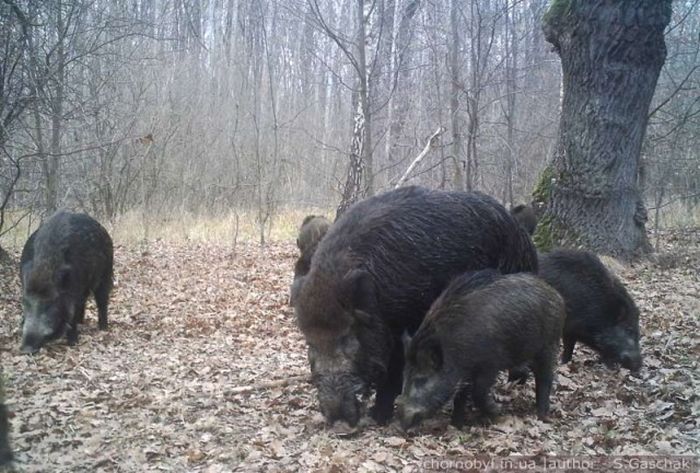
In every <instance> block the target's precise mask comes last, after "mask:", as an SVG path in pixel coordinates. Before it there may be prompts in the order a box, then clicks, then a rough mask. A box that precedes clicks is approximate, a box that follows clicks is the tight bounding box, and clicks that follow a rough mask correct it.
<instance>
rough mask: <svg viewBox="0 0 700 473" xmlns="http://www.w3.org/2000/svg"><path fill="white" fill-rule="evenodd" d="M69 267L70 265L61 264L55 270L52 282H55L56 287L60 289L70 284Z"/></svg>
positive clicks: (66, 287)
mask: <svg viewBox="0 0 700 473" xmlns="http://www.w3.org/2000/svg"><path fill="white" fill-rule="evenodd" d="M70 273H71V268H70V266H61V267H60V268H59V269H58V271H56V275H55V276H54V279H55V280H54V282H55V283H56V287H58V289H59V290H61V289H68V287H69V286H70V280H71V274H70Z"/></svg>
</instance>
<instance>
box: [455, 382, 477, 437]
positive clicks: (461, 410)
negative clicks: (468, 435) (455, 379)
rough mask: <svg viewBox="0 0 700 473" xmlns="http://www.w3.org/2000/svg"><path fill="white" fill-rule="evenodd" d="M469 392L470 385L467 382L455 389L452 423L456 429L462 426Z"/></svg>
mask: <svg viewBox="0 0 700 473" xmlns="http://www.w3.org/2000/svg"><path fill="white" fill-rule="evenodd" d="M471 394H472V393H471V385H469V384H467V385H465V386H463V387H462V388H460V389H459V391H457V394H456V395H455V399H454V402H453V403H452V425H454V426H455V427H457V428H458V429H461V428H462V427H463V426H464V415H465V411H466V405H467V399H469V396H471Z"/></svg>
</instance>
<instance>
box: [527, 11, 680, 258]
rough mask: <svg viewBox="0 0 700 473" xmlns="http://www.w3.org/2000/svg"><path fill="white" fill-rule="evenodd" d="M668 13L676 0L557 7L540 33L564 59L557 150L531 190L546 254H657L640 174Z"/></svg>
mask: <svg viewBox="0 0 700 473" xmlns="http://www.w3.org/2000/svg"><path fill="white" fill-rule="evenodd" d="M670 17H671V1H670V0H635V1H631V0H586V1H583V0H555V1H553V2H552V4H551V5H550V8H549V11H548V12H547V14H546V15H545V18H544V25H543V29H544V33H545V37H546V39H547V41H549V42H550V43H552V44H553V45H554V48H555V50H556V51H557V52H558V53H559V55H560V56H561V63H562V72H563V99H562V112H561V122H560V129H559V139H558V144H557V149H556V152H555V155H554V158H553V160H552V163H551V164H550V165H549V166H548V168H547V169H546V170H545V172H544V173H543V175H542V177H541V180H540V183H539V185H538V186H537V188H536V189H535V192H534V197H535V202H536V203H537V204H538V206H540V207H541V208H543V210H544V212H543V216H542V219H541V222H540V225H538V227H537V231H536V234H535V241H536V243H537V244H538V246H540V248H542V249H546V248H548V247H551V246H555V245H565V246H583V247H587V248H590V249H592V250H594V251H597V252H600V253H605V254H610V255H613V256H619V257H622V258H632V257H634V256H637V255H639V254H642V253H645V252H648V251H650V249H651V248H650V245H649V242H648V239H647V236H646V231H645V222H646V220H647V216H646V209H645V208H644V204H643V202H642V199H641V196H640V193H639V190H638V188H637V171H638V167H639V160H640V151H641V146H642V141H643V139H644V133H645V130H646V126H647V115H648V112H649V104H650V102H651V99H652V96H653V94H654V89H655V87H656V81H657V79H658V76H659V72H660V70H661V67H662V65H663V63H664V60H665V57H666V46H665V43H664V36H663V32H664V28H665V27H666V25H668V23H669V21H670Z"/></svg>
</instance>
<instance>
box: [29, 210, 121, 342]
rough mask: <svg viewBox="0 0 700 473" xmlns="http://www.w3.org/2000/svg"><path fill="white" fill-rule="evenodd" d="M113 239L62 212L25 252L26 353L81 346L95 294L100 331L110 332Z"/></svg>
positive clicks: (31, 239)
mask: <svg viewBox="0 0 700 473" xmlns="http://www.w3.org/2000/svg"><path fill="white" fill-rule="evenodd" d="M112 264H113V248H112V239H111V238H110V236H109V234H108V233H107V230H105V229H104V228H103V227H102V225H100V224H99V223H98V222H97V221H96V220H95V219H93V218H92V217H90V216H88V215H85V214H79V213H71V212H67V211H58V212H56V213H55V214H54V215H52V216H51V217H50V218H49V219H48V220H46V221H45V222H44V223H43V224H42V225H41V226H40V227H39V229H38V230H37V231H36V232H34V233H33V234H32V235H31V236H30V237H29V239H28V240H27V242H26V244H25V245H24V249H23V250H22V257H21V260H20V277H21V282H22V306H23V318H22V347H21V350H22V352H25V353H35V352H37V351H39V349H40V348H41V347H42V346H43V345H44V344H45V343H46V342H47V341H49V340H53V339H56V338H59V337H61V336H63V335H64V334H65V335H66V339H67V342H68V344H69V345H75V344H76V343H77V341H78V324H79V323H82V322H83V319H84V316H85V303H86V301H87V298H88V297H89V296H90V295H91V294H92V295H94V297H95V302H96V305H97V312H98V321H99V328H100V329H101V330H105V329H107V306H108V303H109V294H110V291H111V290H112Z"/></svg>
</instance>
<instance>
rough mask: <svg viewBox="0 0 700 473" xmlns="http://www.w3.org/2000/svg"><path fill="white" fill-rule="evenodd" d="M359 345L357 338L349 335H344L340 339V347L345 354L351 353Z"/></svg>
mask: <svg viewBox="0 0 700 473" xmlns="http://www.w3.org/2000/svg"><path fill="white" fill-rule="evenodd" d="M359 346H360V344H359V342H358V341H357V339H356V338H355V337H353V336H351V335H345V336H344V337H343V338H341V339H340V348H341V350H342V351H343V353H344V354H346V355H353V354H354V353H355V352H356V351H357V349H358V348H359Z"/></svg>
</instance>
